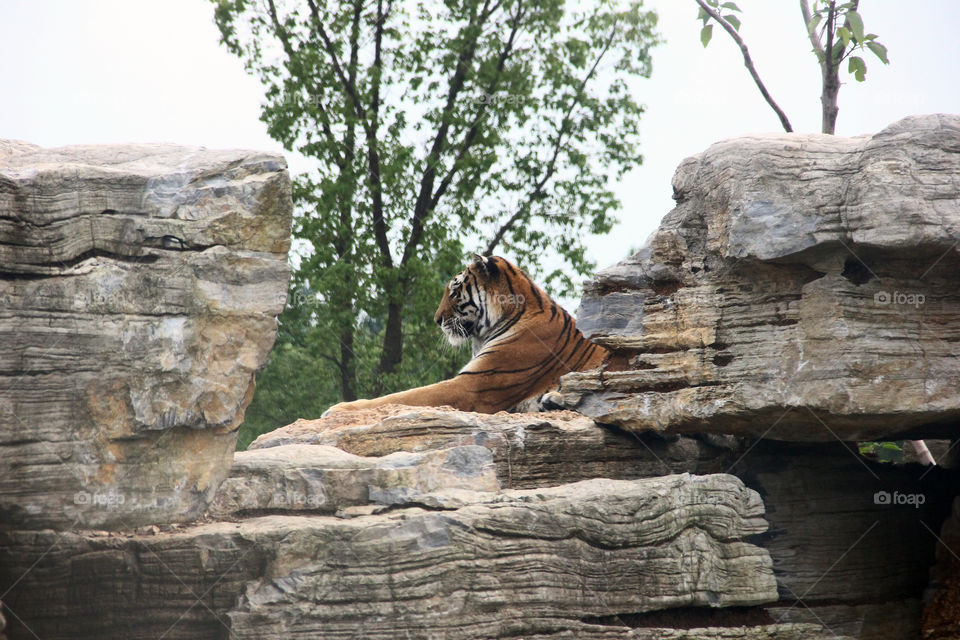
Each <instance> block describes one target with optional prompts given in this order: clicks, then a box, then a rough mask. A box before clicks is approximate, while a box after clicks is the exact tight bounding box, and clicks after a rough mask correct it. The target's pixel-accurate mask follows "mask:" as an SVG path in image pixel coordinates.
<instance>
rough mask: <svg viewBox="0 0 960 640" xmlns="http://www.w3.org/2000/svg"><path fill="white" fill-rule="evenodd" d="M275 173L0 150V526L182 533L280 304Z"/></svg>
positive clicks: (206, 491) (285, 222) (255, 157)
mask: <svg viewBox="0 0 960 640" xmlns="http://www.w3.org/2000/svg"><path fill="white" fill-rule="evenodd" d="M291 208H292V205H291V200H290V181H289V177H288V175H287V171H286V166H285V163H284V160H283V158H281V157H278V156H274V155H266V154H262V153H257V152H251V151H211V150H205V149H198V148H187V147H178V146H173V145H123V146H77V147H64V148H59V149H41V148H39V147H36V146H33V145H28V144H25V143H18V142H9V141H8V142H4V143H2V144H0V265H2V267H0V301H2V304H0V345H2V346H0V522H4V523H12V524H16V525H19V526H24V527H36V528H39V527H46V526H53V527H70V526H86V527H103V528H114V527H120V528H132V527H135V526H139V525H141V524H152V523H160V522H170V521H174V520H182V519H189V518H193V517H196V516H197V515H199V514H200V513H202V511H203V509H204V508H205V507H206V506H207V504H208V503H209V500H210V498H211V497H212V493H213V490H215V488H216V486H217V485H218V484H219V482H220V480H222V479H223V477H224V476H225V475H226V472H227V469H228V467H229V462H230V459H231V456H232V454H233V448H234V443H235V439H236V435H235V433H234V430H235V429H236V428H237V426H238V425H239V424H240V422H241V421H242V420H243V413H244V409H245V408H246V406H247V404H248V403H249V401H250V399H251V397H252V393H253V379H254V374H255V372H256V371H257V370H259V369H260V368H261V367H262V366H263V365H264V363H265V361H266V356H267V353H268V352H269V350H270V348H271V346H272V344H273V340H274V335H275V331H276V315H277V314H278V313H279V312H280V311H281V310H282V308H283V305H284V302H285V298H286V286H287V279H288V267H287V264H286V252H287V249H288V248H289V242H290V240H289V233H290V218H291Z"/></svg>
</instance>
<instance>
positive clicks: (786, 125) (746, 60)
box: [696, 0, 793, 133]
mask: <svg viewBox="0 0 960 640" xmlns="http://www.w3.org/2000/svg"><path fill="white" fill-rule="evenodd" d="M696 3H697V4H698V5H700V8H701V9H703V10H704V12H706V13H707V14H708V15H709V16H710V17H711V18H713V19H714V20H716V21H717V24H719V25H720V26H721V27H723V29H724V31H726V32H727V33H728V34H730V37H731V38H733V41H734V42H736V43H737V46H738V47H740V52H741V53H742V54H743V64H744V66H746V67H747V71H749V72H750V76H751V77H752V78H753V82H754V84H756V85H757V88H758V89H759V90H760V93H761V94H762V95H763V99H764V100H766V101H767V104H769V105H770V108H771V109H773V110H774V112H775V113H776V114H777V117H778V118H780V124H781V125H783V129H784V131H786V132H787V133H790V132H791V131H793V127H792V126H791V125H790V120H789V119H787V114H786V113H784V112H783V109H781V108H780V105H778V104H777V103H776V101H775V100H774V99H773V97H772V96H771V95H770V92H769V91H767V87H766V85H764V84H763V81H762V80H761V79H760V74H759V73H757V69H756V67H755V66H754V65H753V59H752V58H751V57H750V51H749V50H748V49H747V45H746V43H745V42H744V41H743V38H741V37H740V34H739V33H737V30H736V29H734V28H733V25H731V24H730V23H729V22H727V21H726V20H724V19H723V17H722V16H721V15H720V14H719V13H717V12H716V11H715V10H714V9H713V8H712V7H711V6H710V5H708V4H707V3H706V2H704V0H696Z"/></svg>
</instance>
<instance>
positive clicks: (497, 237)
mask: <svg viewBox="0 0 960 640" xmlns="http://www.w3.org/2000/svg"><path fill="white" fill-rule="evenodd" d="M616 33H617V25H616V23H614V25H613V27H611V29H610V36H609V37H608V38H607V42H606V44H604V47H603V50H602V51H600V54H599V55H598V56H597V59H596V60H594V62H593V66H591V67H590V71H588V72H587V74H586V75H585V76H584V77H583V80H581V81H580V85H579V86H578V87H577V92H576V95H575V96H574V99H573V101H572V102H571V103H570V106H568V107H567V111H566V113H564V114H563V117H562V118H561V119H560V126H558V127H557V128H556V129H557V137H556V140H555V141H554V144H553V155H552V156H551V158H550V161H549V162H548V163H547V168H546V170H545V171H544V174H543V177H542V178H541V179H540V180H538V181H537V183H536V185H534V187H533V190H532V191H531V192H530V194H529V195H528V196H527V201H526V202H525V203H524V204H522V205H521V206H520V207H519V208H518V209H517V211H516V212H515V213H514V214H513V215H512V216H510V217H509V218H508V219H507V221H506V222H505V223H503V224H502V225H500V228H499V229H497V232H496V233H495V234H494V235H493V238H491V239H490V242H489V243H487V248H486V251H485V253H484V255H488V256H489V255H493V252H494V251H495V250H496V248H497V245H498V244H500V241H501V240H503V236H504V235H506V234H507V232H508V231H510V230H511V229H512V228H513V227H514V226H515V225H516V224H517V222H519V221H520V219H521V218H522V217H523V216H524V214H525V213H526V212H527V211H528V209H529V207H530V205H532V204H533V203H534V202H535V201H536V200H538V199H539V198H540V197H541V196H542V194H543V188H544V187H545V186H546V184H547V182H548V181H549V180H550V178H552V177H553V174H554V172H555V171H556V169H557V158H559V157H560V150H561V149H562V148H563V137H564V136H565V135H566V134H568V133H570V132H569V131H568V124H569V122H570V116H571V115H572V114H573V110H574V109H575V108H576V107H577V105H578V104H579V103H580V99H581V98H582V97H583V92H584V89H585V88H586V86H587V82H589V81H590V78H592V77H593V75H594V73H596V71H597V67H598V66H600V61H601V60H603V57H604V56H605V55H606V54H607V51H609V50H610V46H611V45H612V44H613V38H614V36H615V35H616Z"/></svg>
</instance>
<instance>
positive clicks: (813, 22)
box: [807, 13, 823, 32]
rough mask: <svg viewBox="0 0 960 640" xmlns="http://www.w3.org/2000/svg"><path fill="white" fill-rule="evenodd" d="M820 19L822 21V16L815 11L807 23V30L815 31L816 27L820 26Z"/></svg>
mask: <svg viewBox="0 0 960 640" xmlns="http://www.w3.org/2000/svg"><path fill="white" fill-rule="evenodd" d="M822 21H823V16H822V15H820V14H819V13H815V14H814V15H813V17H812V18H810V22H808V23H807V31H810V32H813V31H816V30H817V27H819V26H820V22H822Z"/></svg>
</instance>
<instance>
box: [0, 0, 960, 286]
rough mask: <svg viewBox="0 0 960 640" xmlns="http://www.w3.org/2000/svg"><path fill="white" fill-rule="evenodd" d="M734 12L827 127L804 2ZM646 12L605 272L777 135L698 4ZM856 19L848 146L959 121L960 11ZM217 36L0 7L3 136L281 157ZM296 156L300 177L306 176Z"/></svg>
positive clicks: (751, 41)
mask: <svg viewBox="0 0 960 640" xmlns="http://www.w3.org/2000/svg"><path fill="white" fill-rule="evenodd" d="M738 4H739V5H740V7H741V8H742V9H743V10H744V12H743V14H742V18H743V27H742V29H741V33H742V34H743V36H744V38H745V39H746V41H747V44H748V45H749V46H750V50H751V54H752V55H753V58H754V59H755V60H756V61H757V64H758V67H759V71H760V74H761V76H762V77H763V78H764V79H765V80H766V82H767V85H768V87H769V89H770V91H771V93H772V94H773V96H774V98H775V99H776V100H777V101H778V102H779V103H780V105H781V106H782V107H783V108H784V110H785V111H786V112H787V115H788V116H789V117H790V119H791V121H792V122H793V125H794V128H795V130H797V131H801V132H816V131H819V128H820V108H819V91H820V87H819V83H820V77H819V70H818V67H817V64H816V60H815V58H814V57H813V54H812V53H811V52H810V46H809V42H808V41H807V40H806V37H805V34H804V31H803V25H802V20H801V18H800V11H799V8H798V3H797V2H796V1H795V0H739V2H738ZM647 5H648V6H649V7H652V8H654V9H656V11H657V12H658V13H659V14H660V32H661V34H662V35H663V37H664V38H665V40H666V43H665V44H663V45H661V46H659V47H657V48H656V49H654V50H653V77H652V78H651V79H650V80H643V81H640V82H638V83H636V93H637V96H636V97H637V99H638V101H640V102H642V103H644V104H646V106H647V112H646V114H645V115H644V117H643V119H642V121H641V130H642V152H643V154H644V158H645V161H644V163H643V165H642V166H641V167H639V168H637V169H636V170H634V172H633V173H632V174H629V175H628V176H627V177H626V178H625V179H624V180H623V182H622V184H621V185H620V187H619V188H618V193H619V195H620V197H621V199H622V201H623V211H622V212H621V213H620V215H619V217H620V219H621V220H622V223H621V224H620V225H619V226H618V227H616V228H615V229H614V231H613V232H612V233H610V234H608V235H607V236H603V237H599V238H595V239H592V240H591V241H590V242H589V247H590V249H591V257H592V258H593V259H594V260H595V261H596V262H597V263H598V264H599V266H600V267H603V266H607V265H610V264H612V263H614V262H616V261H618V260H620V259H621V258H623V257H624V256H626V254H627V252H628V250H629V249H630V248H631V247H639V246H640V245H641V244H642V243H643V241H644V240H645V239H646V237H647V236H648V235H649V234H650V232H651V231H653V229H654V228H656V225H657V224H658V222H659V221H660V219H661V218H662V217H663V215H664V214H666V213H667V212H668V211H669V210H670V209H671V207H672V206H673V203H672V200H671V198H670V195H671V192H672V190H671V186H670V180H671V178H672V176H673V171H674V169H675V168H676V166H677V164H679V162H680V161H681V160H682V159H683V158H685V157H687V156H689V155H692V154H695V153H698V152H700V151H702V150H704V149H705V148H706V147H708V146H709V145H710V144H711V143H713V142H715V141H717V140H720V139H724V138H729V137H733V136H738V135H743V134H747V133H757V132H769V131H778V130H780V125H779V121H778V120H777V119H776V116H775V115H774V113H773V111H771V110H770V108H769V107H768V106H767V105H766V104H765V103H764V102H763V100H762V98H761V97H760V94H759V93H758V91H757V89H756V88H755V86H754V85H753V84H752V82H751V80H750V78H749V76H748V74H747V72H746V70H745V69H744V67H743V63H742V58H741V57H740V53H739V50H738V49H737V48H736V47H735V45H734V44H733V43H732V42H731V41H730V40H729V38H727V37H725V36H726V34H723V33H720V32H719V31H717V32H716V33H715V35H714V41H713V42H712V43H711V44H710V46H709V48H707V49H706V50H704V49H703V47H701V45H700V41H699V26H700V23H699V22H697V21H696V14H697V9H696V5H695V4H694V2H693V0H648V2H647ZM861 14H862V16H863V18H864V23H865V25H866V29H867V31H868V32H873V33H876V34H878V35H879V36H880V41H881V42H883V43H884V44H886V45H887V47H888V49H889V54H890V61H891V64H890V65H889V66H884V65H882V64H880V62H879V61H877V60H876V59H874V58H872V56H868V57H867V64H868V73H867V82H865V83H857V82H855V81H853V79H852V78H850V77H848V76H846V73H844V74H843V75H842V78H843V79H844V81H845V84H844V86H843V89H842V90H841V92H840V117H839V121H838V126H837V133H838V134H839V135H858V134H862V133H871V132H875V131H878V130H880V129H882V128H883V127H884V126H886V125H888V124H890V123H892V122H894V121H896V120H898V119H899V118H901V117H903V116H906V115H910V114H919V113H935V112H951V113H957V112H960V38H958V37H957V35H956V32H957V27H958V26H960V1H958V0H914V1H913V2H910V3H904V2H902V1H901V0H864V2H862V3H861ZM218 41H219V33H218V31H217V29H216V27H215V26H214V24H213V6H212V5H211V4H210V3H209V2H206V1H204V0H114V1H108V0H82V1H75V0H2V2H0V59H2V60H3V61H4V65H3V67H4V69H3V77H2V85H0V86H2V88H3V89H2V99H0V138H14V139H20V140H26V141H29V142H33V143H36V144H39V145H42V146H60V145H65V144H78V143H116V142H175V143H180V144H186V145H201V146H206V147H232V148H238V147H241V148H253V149H263V150H273V151H278V152H281V151H282V149H281V147H280V146H279V145H278V144H277V143H276V142H274V141H273V140H271V139H270V138H269V137H268V136H267V134H266V131H265V126H264V125H263V124H262V123H261V122H260V121H259V113H260V107H259V105H260V100H261V97H262V89H261V86H260V84H259V83H258V81H257V80H255V79H253V78H251V77H248V76H247V75H246V74H245V73H244V71H243V67H242V65H241V62H240V60H239V59H237V58H235V57H233V56H231V55H230V54H228V53H227V51H226V50H225V49H224V48H223V47H222V46H220V45H219V44H218ZM288 157H289V156H288ZM289 160H290V165H291V169H293V170H294V171H296V170H298V169H303V168H305V167H304V165H303V164H302V162H301V161H298V160H297V159H296V158H289Z"/></svg>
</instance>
